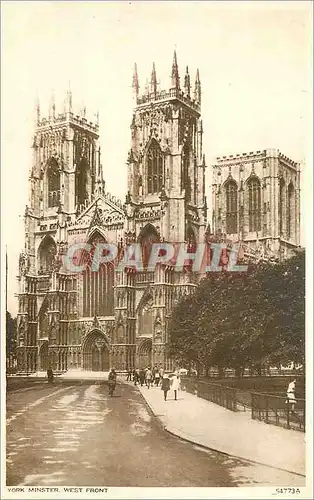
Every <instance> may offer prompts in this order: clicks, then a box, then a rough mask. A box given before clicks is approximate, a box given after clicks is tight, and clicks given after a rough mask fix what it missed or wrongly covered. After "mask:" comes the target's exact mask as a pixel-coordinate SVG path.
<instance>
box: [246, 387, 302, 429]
mask: <svg viewBox="0 0 314 500" xmlns="http://www.w3.org/2000/svg"><path fill="white" fill-rule="evenodd" d="M286 401H287V398H286V397H283V396H276V395H274V394H265V393H258V392H252V394H251V411H252V413H251V415H252V418H253V419H255V420H261V421H264V422H266V423H268V424H274V425H279V426H281V427H286V428H287V429H295V430H298V431H303V432H305V399H297V402H296V404H295V406H294V408H293V409H292V405H291V404H290V403H287V402H286Z"/></svg>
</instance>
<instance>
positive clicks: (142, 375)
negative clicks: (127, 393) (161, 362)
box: [139, 368, 145, 387]
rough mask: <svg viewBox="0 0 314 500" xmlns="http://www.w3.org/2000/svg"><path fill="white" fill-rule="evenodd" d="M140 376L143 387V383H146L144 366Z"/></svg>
mask: <svg viewBox="0 0 314 500" xmlns="http://www.w3.org/2000/svg"><path fill="white" fill-rule="evenodd" d="M139 378H140V384H141V387H143V385H144V384H145V371H144V369H143V368H141V369H140V372H139Z"/></svg>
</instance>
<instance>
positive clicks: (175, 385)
mask: <svg viewBox="0 0 314 500" xmlns="http://www.w3.org/2000/svg"><path fill="white" fill-rule="evenodd" d="M179 388H180V377H179V376H178V375H177V374H175V375H173V377H172V378H171V390H173V391H174V399H175V401H177V395H178V390H179Z"/></svg>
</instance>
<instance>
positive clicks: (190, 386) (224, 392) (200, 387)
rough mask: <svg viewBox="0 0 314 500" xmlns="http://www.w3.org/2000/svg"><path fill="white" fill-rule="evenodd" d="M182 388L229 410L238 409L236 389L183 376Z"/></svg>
mask: <svg viewBox="0 0 314 500" xmlns="http://www.w3.org/2000/svg"><path fill="white" fill-rule="evenodd" d="M182 388H183V389H184V390H186V391H187V392H190V393H191V394H195V395H196V396H198V397H199V398H203V399H206V400H207V401H211V402H212V403H215V404H217V405H219V406H223V407H224V408H228V410H232V411H237V399H236V392H237V391H236V389H235V388H233V387H226V386H223V385H219V384H213V383H211V382H203V381H200V380H196V379H188V378H183V380H182Z"/></svg>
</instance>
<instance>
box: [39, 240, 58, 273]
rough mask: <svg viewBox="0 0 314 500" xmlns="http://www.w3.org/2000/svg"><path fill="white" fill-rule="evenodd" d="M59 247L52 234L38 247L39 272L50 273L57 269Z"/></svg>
mask: <svg viewBox="0 0 314 500" xmlns="http://www.w3.org/2000/svg"><path fill="white" fill-rule="evenodd" d="M56 255H57V247H56V244H55V242H54V240H53V239H52V238H51V237H50V236H46V237H45V238H44V240H43V241H42V242H41V244H40V245H39V248H38V273H39V274H49V273H51V272H52V271H53V270H54V269H55V265H56Z"/></svg>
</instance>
